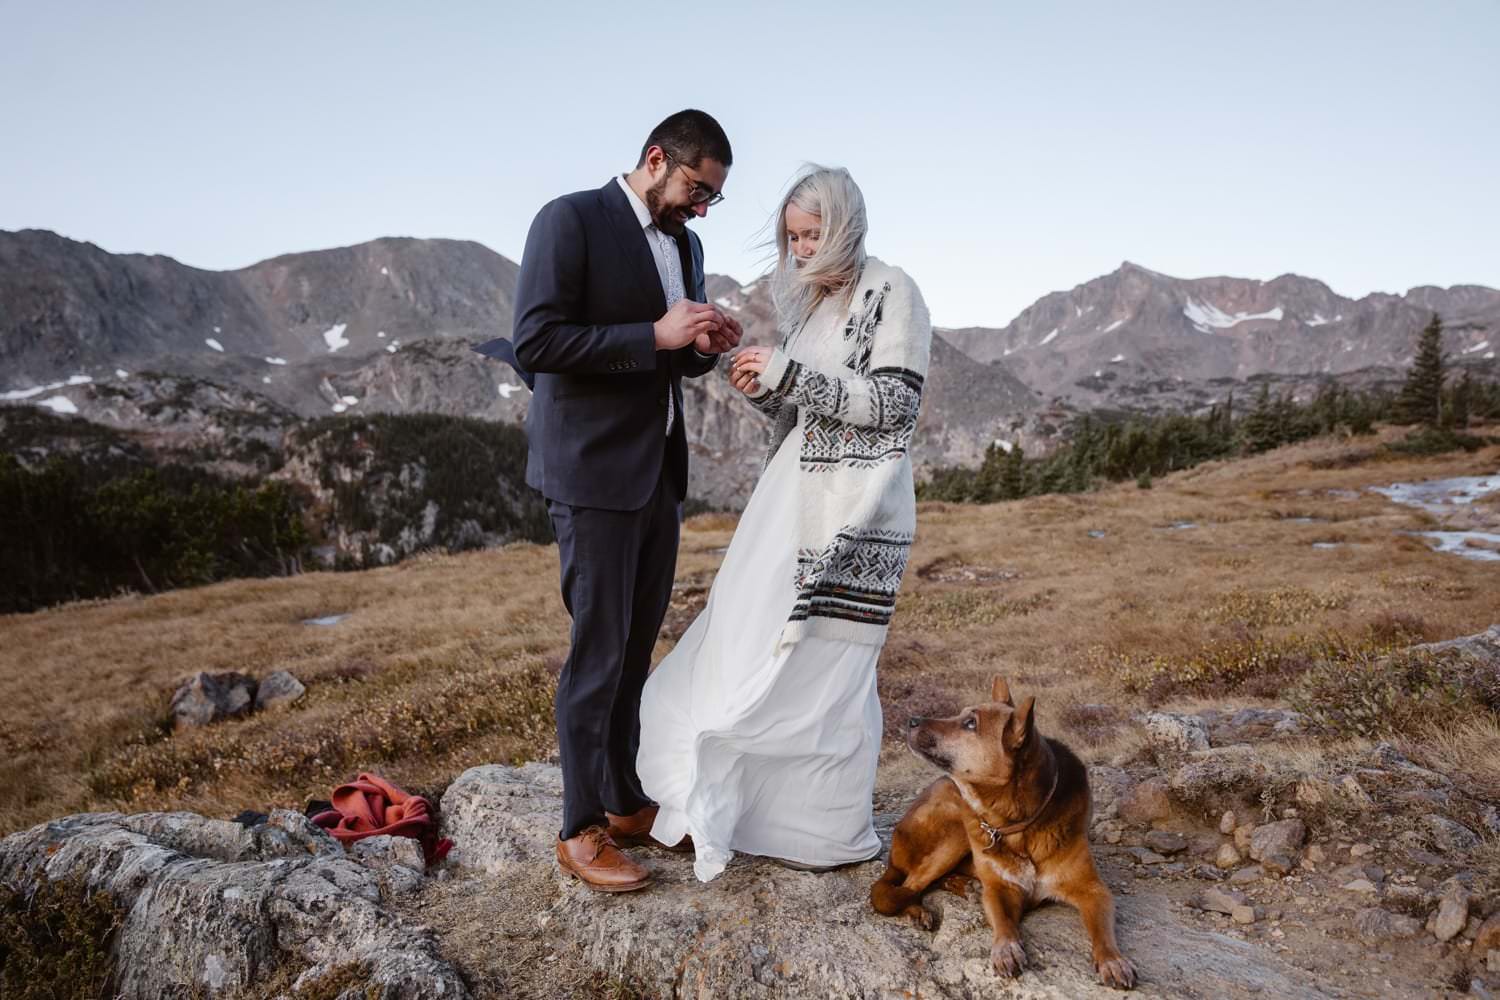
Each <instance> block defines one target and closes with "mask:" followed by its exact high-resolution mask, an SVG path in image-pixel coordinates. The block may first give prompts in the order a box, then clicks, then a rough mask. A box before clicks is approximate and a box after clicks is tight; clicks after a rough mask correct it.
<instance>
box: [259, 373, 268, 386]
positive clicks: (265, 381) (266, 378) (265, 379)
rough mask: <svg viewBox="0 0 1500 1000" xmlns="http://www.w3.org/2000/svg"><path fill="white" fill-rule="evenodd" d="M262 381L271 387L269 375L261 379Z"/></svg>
mask: <svg viewBox="0 0 1500 1000" xmlns="http://www.w3.org/2000/svg"><path fill="white" fill-rule="evenodd" d="M260 380H261V381H262V382H264V383H265V384H266V385H270V384H271V376H269V375H262V376H261V377H260Z"/></svg>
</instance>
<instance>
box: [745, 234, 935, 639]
mask: <svg viewBox="0 0 1500 1000" xmlns="http://www.w3.org/2000/svg"><path fill="white" fill-rule="evenodd" d="M849 303H850V305H849V308H848V310H847V311H844V310H839V311H836V312H835V311H833V309H832V308H831V305H832V304H831V303H828V302H826V301H825V303H824V304H823V305H822V306H821V307H820V308H819V309H818V310H817V311H815V312H814V314H813V317H812V319H811V320H810V321H809V323H808V324H806V326H807V329H794V330H792V331H790V332H789V333H788V334H787V336H786V337H785V338H784V339H783V342H782V345H781V346H780V347H778V348H776V349H775V350H773V351H772V353H771V357H770V360H769V361H768V362H767V365H766V370H765V373H764V374H763V375H761V377H760V379H759V381H760V383H761V387H762V389H761V392H760V393H759V394H758V395H755V396H752V397H750V402H751V403H752V404H753V405H754V406H755V407H756V408H757V409H759V410H760V411H761V412H763V413H765V414H767V415H768V416H770V417H771V418H772V430H771V441H770V449H769V451H768V452H767V456H766V464H767V465H769V464H770V460H771V457H772V456H774V455H775V454H776V451H777V449H778V448H779V447H780V445H781V443H782V441H783V440H784V439H785V438H786V436H787V435H788V434H790V433H793V432H794V431H795V432H796V433H798V434H799V435H800V437H801V443H800V449H801V461H800V464H799V466H798V469H799V473H798V498H799V502H798V513H797V539H796V543H797V571H796V580H795V581H794V585H795V588H796V593H797V599H796V604H795V605H794V606H793V609H792V614H791V617H790V619H789V621H788V622H787V624H786V625H785V626H784V627H783V628H782V632H781V637H780V640H779V642H778V648H779V647H780V646H782V645H784V644H787V643H791V642H795V641H797V640H798V639H800V638H801V637H803V636H808V635H812V636H820V637H825V638H832V639H843V640H846V641H849V642H858V643H867V644H871V645H879V644H881V643H883V642H884V641H885V637H886V632H887V630H888V629H889V626H890V622H891V614H892V612H893V611H894V610H895V606H896V593H897V591H899V590H900V589H901V578H902V576H903V574H904V573H905V571H906V563H907V559H908V557H909V556H910V554H911V543H912V540H913V537H914V536H915V533H916V526H917V518H916V498H915V492H914V483H913V479H912V466H911V458H910V456H909V455H908V454H907V449H908V448H909V447H910V445H911V438H912V432H913V430H914V429H915V428H916V425H917V410H918V408H919V406H920V404H921V401H922V383H923V381H924V380H925V379H926V377H927V357H928V352H929V350H930V348H931V344H932V320H931V319H930V317H929V316H928V313H927V306H926V304H925V303H924V302H923V301H922V295H921V292H919V291H918V290H917V286H916V284H915V283H914V282H913V281H912V280H911V278H909V277H908V276H907V275H906V273H905V272H904V271H902V270H900V269H899V268H895V267H891V266H890V265H888V264H885V263H882V262H881V261H879V260H877V259H876V258H874V257H871V258H868V259H867V260H866V261H865V266H864V270H863V271H862V272H861V274H860V276H859V278H858V279H857V281H856V284H855V288H854V294H853V296H852V297H851V298H850V299H849ZM824 324H828V325H827V326H824ZM805 337H841V338H842V343H841V344H839V345H838V353H840V354H841V355H842V357H843V363H842V364H841V365H837V366H836V367H828V368H820V369H815V368H812V367H809V366H808V365H805V364H803V363H801V362H798V361H794V360H792V359H791V358H790V357H789V356H788V355H787V353H786V347H787V345H788V344H789V343H792V342H794V341H795V340H796V339H797V338H805Z"/></svg>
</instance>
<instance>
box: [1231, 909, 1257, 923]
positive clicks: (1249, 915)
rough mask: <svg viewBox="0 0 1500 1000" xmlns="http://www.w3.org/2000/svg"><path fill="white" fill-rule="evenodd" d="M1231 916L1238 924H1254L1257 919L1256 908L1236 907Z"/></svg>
mask: <svg viewBox="0 0 1500 1000" xmlns="http://www.w3.org/2000/svg"><path fill="white" fill-rule="evenodd" d="M1229 916H1230V919H1232V920H1233V921H1234V922H1235V923H1237V924H1253V923H1255V918H1256V913H1255V907H1253V906H1236V907H1235V908H1234V910H1233V911H1232V912H1231V913H1230V914H1229Z"/></svg>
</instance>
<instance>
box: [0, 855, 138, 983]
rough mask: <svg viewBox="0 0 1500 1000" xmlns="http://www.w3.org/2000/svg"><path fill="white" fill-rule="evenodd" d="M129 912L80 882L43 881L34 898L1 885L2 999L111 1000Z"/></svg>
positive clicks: (79, 880)
mask: <svg viewBox="0 0 1500 1000" xmlns="http://www.w3.org/2000/svg"><path fill="white" fill-rule="evenodd" d="M124 915H125V911H124V910H123V909H121V908H120V906H118V905H117V904H116V903H115V901H114V900H113V899H112V898H110V896H109V894H108V893H104V892H89V890H88V887H87V886H86V885H85V884H84V882H83V880H82V879H81V878H73V879H69V880H65V881H60V882H52V881H49V880H48V879H47V878H46V876H42V878H41V881H40V882H39V883H38V884H37V886H36V890H35V891H34V892H32V893H31V894H30V895H27V894H25V893H23V892H17V891H15V890H13V889H10V888H8V887H6V886H4V885H0V996H4V997H6V998H8V1000H57V998H60V997H109V996H113V995H114V991H113V989H112V988H111V987H112V986H113V983H114V978H115V966H114V959H113V957H112V956H111V954H110V950H111V948H113V946H114V939H115V935H116V933H117V932H118V930H119V928H120V922H121V920H122V919H123V918H124Z"/></svg>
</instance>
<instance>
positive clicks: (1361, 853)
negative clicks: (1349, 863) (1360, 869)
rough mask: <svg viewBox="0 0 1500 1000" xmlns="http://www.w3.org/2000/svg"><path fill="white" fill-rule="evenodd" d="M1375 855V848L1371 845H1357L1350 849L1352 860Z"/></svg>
mask: <svg viewBox="0 0 1500 1000" xmlns="http://www.w3.org/2000/svg"><path fill="white" fill-rule="evenodd" d="M1374 853H1375V848H1374V846H1373V845H1371V844H1355V845H1354V846H1353V847H1351V848H1349V856H1350V857H1351V858H1365V857H1369V856H1370V855H1371V854H1374Z"/></svg>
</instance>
